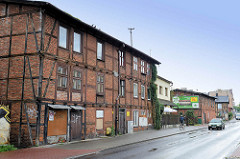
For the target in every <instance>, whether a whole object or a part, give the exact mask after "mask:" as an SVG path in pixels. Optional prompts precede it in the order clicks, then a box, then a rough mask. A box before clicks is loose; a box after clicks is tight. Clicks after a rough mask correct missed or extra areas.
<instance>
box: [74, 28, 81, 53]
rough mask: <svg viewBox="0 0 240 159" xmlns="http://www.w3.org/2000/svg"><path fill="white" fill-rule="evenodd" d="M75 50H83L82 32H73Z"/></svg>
mask: <svg viewBox="0 0 240 159" xmlns="http://www.w3.org/2000/svg"><path fill="white" fill-rule="evenodd" d="M73 51H75V52H79V53H80V52H81V34H79V33H76V32H74V34H73Z"/></svg>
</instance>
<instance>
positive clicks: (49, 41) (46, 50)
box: [44, 20, 57, 52]
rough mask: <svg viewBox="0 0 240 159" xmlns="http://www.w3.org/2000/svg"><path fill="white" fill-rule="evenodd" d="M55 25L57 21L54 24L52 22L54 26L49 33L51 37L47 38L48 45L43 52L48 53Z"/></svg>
mask: <svg viewBox="0 0 240 159" xmlns="http://www.w3.org/2000/svg"><path fill="white" fill-rule="evenodd" d="M56 23H57V20H55V22H54V24H53V27H52V31H51V35H50V37H49V40H48V44H47V47H46V49H45V51H44V52H48V49H49V45H50V43H51V40H52V37H53V33H54V29H55V27H56Z"/></svg>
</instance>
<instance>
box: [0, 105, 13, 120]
mask: <svg viewBox="0 0 240 159" xmlns="http://www.w3.org/2000/svg"><path fill="white" fill-rule="evenodd" d="M0 112H1V116H0V118H2V117H4V118H5V119H6V120H7V121H8V122H9V123H10V122H11V120H10V118H9V117H8V114H9V113H10V112H9V110H8V109H7V107H6V106H5V105H0Z"/></svg>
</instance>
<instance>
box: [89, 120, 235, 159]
mask: <svg viewBox="0 0 240 159" xmlns="http://www.w3.org/2000/svg"><path fill="white" fill-rule="evenodd" d="M239 130H240V122H239V121H236V120H235V119H234V120H232V121H231V122H229V123H226V128H225V130H210V131H209V130H207V129H202V130H195V131H192V132H187V133H183V134H178V135H174V136H169V137H165V138H161V139H157V140H152V141H148V142H143V143H138V144H133V145H129V146H122V147H119V148H113V149H107V150H104V151H101V152H99V153H97V154H96V155H91V156H85V157H84V158H86V159H87V158H104V159H108V158H109V159H110V158H111V159H112V158H131V159H134V158H138V159H139V158H156V159H175V158H176V159H222V158H225V157H229V156H230V155H231V153H233V151H234V150H235V149H236V148H237V146H238V144H239V143H240V133H239Z"/></svg>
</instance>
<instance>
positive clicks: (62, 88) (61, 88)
mask: <svg viewBox="0 0 240 159" xmlns="http://www.w3.org/2000/svg"><path fill="white" fill-rule="evenodd" d="M57 91H67V88H65V87H57Z"/></svg>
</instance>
